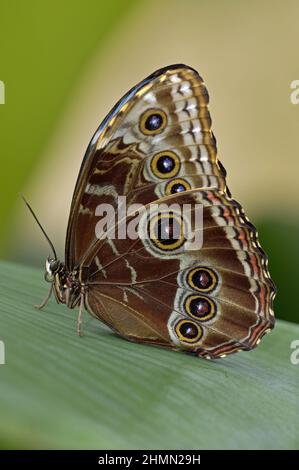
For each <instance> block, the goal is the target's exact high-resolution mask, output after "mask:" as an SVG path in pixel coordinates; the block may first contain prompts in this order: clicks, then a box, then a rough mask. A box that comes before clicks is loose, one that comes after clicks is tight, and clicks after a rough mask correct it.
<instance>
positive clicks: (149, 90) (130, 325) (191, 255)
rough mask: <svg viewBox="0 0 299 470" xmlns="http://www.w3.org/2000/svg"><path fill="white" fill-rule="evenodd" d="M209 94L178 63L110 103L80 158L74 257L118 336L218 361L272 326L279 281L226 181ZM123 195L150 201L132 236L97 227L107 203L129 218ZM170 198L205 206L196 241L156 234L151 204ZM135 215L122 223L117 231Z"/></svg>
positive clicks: (91, 297)
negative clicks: (175, 241)
mask: <svg viewBox="0 0 299 470" xmlns="http://www.w3.org/2000/svg"><path fill="white" fill-rule="evenodd" d="M208 100H209V98H208V93H207V90H206V87H205V85H204V83H203V80H202V79H201V77H200V76H199V75H198V74H197V72H196V71H194V70H193V69H191V68H189V67H186V66H182V65H175V66H171V67H167V68H164V69H161V70H159V71H157V72H155V73H154V74H152V75H151V76H150V77H148V78H147V79H145V80H144V81H143V82H141V83H140V84H139V85H137V86H136V87H134V88H133V89H132V90H131V91H130V92H129V93H128V94H127V95H126V96H125V97H124V98H123V99H122V100H121V101H120V102H119V103H118V104H117V105H116V107H115V108H113V110H112V111H111V113H110V114H109V115H108V116H107V118H106V119H105V120H104V122H103V124H102V125H101V126H100V127H99V129H98V131H97V132H96V134H95V136H94V138H93V139H92V142H91V144H90V146H89V148H88V151H87V153H86V156H85V158H84V161H83V163H82V168H81V171H80V174H79V178H78V182H77V185H76V188H75V193H74V197H73V202H72V208H71V216H70V221H69V226H68V232H67V242H66V263H67V266H68V267H69V269H73V268H74V267H79V269H80V276H81V280H82V281H84V283H85V284H86V285H87V286H88V291H87V294H86V299H85V300H86V306H87V308H88V310H89V311H90V313H92V314H93V315H95V316H97V317H98V318H99V319H101V320H102V321H104V322H105V323H107V324H108V325H109V326H110V327H111V328H112V329H114V330H115V331H116V332H117V333H118V334H120V335H122V336H124V337H125V338H127V339H130V340H132V341H139V342H147V343H151V344H157V345H159V346H165V347H172V348H180V349H187V350H191V351H194V352H196V353H197V354H199V355H201V356H205V357H218V356H220V355H224V354H228V353H231V352H235V351H237V350H242V349H251V348H252V347H254V346H255V345H256V344H258V342H259V340H260V338H261V337H262V335H263V334H264V333H265V332H266V331H268V330H269V329H271V328H272V327H273V325H274V317H273V310H272V302H273V298H274V293H275V288H274V285H273V283H272V281H271V279H270V276H269V273H268V269H267V258H266V256H265V254H264V252H263V251H262V249H261V248H260V245H259V243H258V240H257V234H256V230H255V228H254V227H253V226H252V224H251V223H250V222H249V221H248V219H247V217H246V216H245V214H244V212H243V210H242V208H241V206H240V205H239V204H238V203H237V202H236V201H234V200H233V199H231V197H230V193H229V191H228V189H227V187H226V181H225V170H224V168H223V166H222V165H221V163H220V162H219V160H218V158H217V149H216V141H215V138H214V135H213V133H212V131H211V118H210V114H209V110H208ZM119 196H126V203H127V204H128V205H130V204H138V203H141V204H143V205H145V209H144V211H143V213H142V211H141V215H142V217H141V219H140V221H139V224H138V226H137V232H138V236H137V238H136V239H130V238H128V237H127V238H121V237H118V238H117V237H116V238H114V237H112V238H114V239H111V238H106V237H105V236H104V234H103V233H101V232H100V233H96V226H97V223H98V219H99V217H98V216H99V212H98V210H97V208H98V207H99V206H102V205H103V204H105V203H106V204H109V205H110V207H113V208H115V209H116V213H117V214H116V215H117V217H118V216H119V214H123V212H122V210H123V207H122V206H119ZM168 201H171V202H172V203H176V204H177V205H178V206H179V207H184V205H186V204H187V205H188V204H189V205H190V204H191V207H193V206H194V205H196V204H200V205H202V206H203V224H202V226H201V227H199V228H198V227H197V226H196V224H195V225H194V227H193V228H194V231H199V232H200V233H201V238H202V240H203V245H202V246H201V247H200V248H197V249H192V250H187V249H186V244H185V242H184V243H183V244H182V245H180V246H176V247H175V248H174V249H173V250H172V249H170V248H169V246H168V247H167V248H165V247H162V248H161V246H160V245H157V243H156V242H155V241H154V239H153V238H152V237H151V236H148V235H150V234H148V232H147V231H148V229H149V227H150V226H151V223H150V213H149V211H150V208H151V207H152V205H153V204H154V203H157V202H159V203H161V202H168ZM191 211H192V209H191ZM132 221H133V217H129V218H125V217H124V216H123V215H121V216H120V217H118V218H116V219H114V222H113V223H112V224H111V226H110V229H109V230H110V234H111V231H113V230H115V229H119V228H120V227H123V226H125V227H127V226H128V225H129V223H130V222H132ZM124 222H125V223H124ZM192 223H193V224H194V222H192ZM156 241H157V240H156Z"/></svg>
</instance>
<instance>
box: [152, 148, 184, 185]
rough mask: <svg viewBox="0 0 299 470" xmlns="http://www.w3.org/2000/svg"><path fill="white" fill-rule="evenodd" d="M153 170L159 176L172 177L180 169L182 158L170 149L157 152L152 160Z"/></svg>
mask: <svg viewBox="0 0 299 470" xmlns="http://www.w3.org/2000/svg"><path fill="white" fill-rule="evenodd" d="M151 170H152V172H153V173H154V175H155V176H158V177H159V178H167V179H168V178H172V177H173V176H176V175H177V174H178V172H179V171H180V159H179V157H178V156H177V154H176V153H174V152H172V151H170V150H165V151H164V152H159V153H156V155H154V156H153V158H152V161H151Z"/></svg>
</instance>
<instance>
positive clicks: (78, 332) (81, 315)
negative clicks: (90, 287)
mask: <svg viewBox="0 0 299 470" xmlns="http://www.w3.org/2000/svg"><path fill="white" fill-rule="evenodd" d="M83 307H84V293H83V292H81V299H80V307H79V314H78V318H77V334H78V336H82V331H81V325H82V318H83Z"/></svg>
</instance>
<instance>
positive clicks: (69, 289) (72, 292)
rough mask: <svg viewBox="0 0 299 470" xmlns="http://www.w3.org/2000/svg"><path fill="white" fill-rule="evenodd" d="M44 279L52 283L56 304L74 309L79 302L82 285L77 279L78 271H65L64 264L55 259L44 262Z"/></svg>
mask: <svg viewBox="0 0 299 470" xmlns="http://www.w3.org/2000/svg"><path fill="white" fill-rule="evenodd" d="M45 279H46V281H48V282H52V284H53V288H54V289H53V290H54V294H55V297H56V299H57V301H58V302H60V303H63V304H66V305H67V306H68V307H69V308H74V307H76V305H78V303H79V301H80V294H81V291H82V285H81V283H80V281H79V279H78V271H73V272H69V271H67V269H66V267H65V265H64V263H62V262H61V261H59V260H57V259H49V258H48V259H47V260H46V272H45Z"/></svg>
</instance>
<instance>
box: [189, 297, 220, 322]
mask: <svg viewBox="0 0 299 470" xmlns="http://www.w3.org/2000/svg"><path fill="white" fill-rule="evenodd" d="M195 299H196V300H197V299H200V300H204V301H205V302H208V304H209V305H210V311H209V312H208V313H206V314H204V315H202V316H197V315H194V313H192V312H191V302H192V300H195ZM184 306H185V309H186V313H187V314H188V315H189V316H190V317H191V318H194V319H195V320H197V321H203V322H205V321H209V320H212V318H214V316H215V315H216V305H215V303H214V302H213V301H212V300H211V299H209V297H206V296H205V295H189V296H188V297H187V299H186V300H185V305H184Z"/></svg>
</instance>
